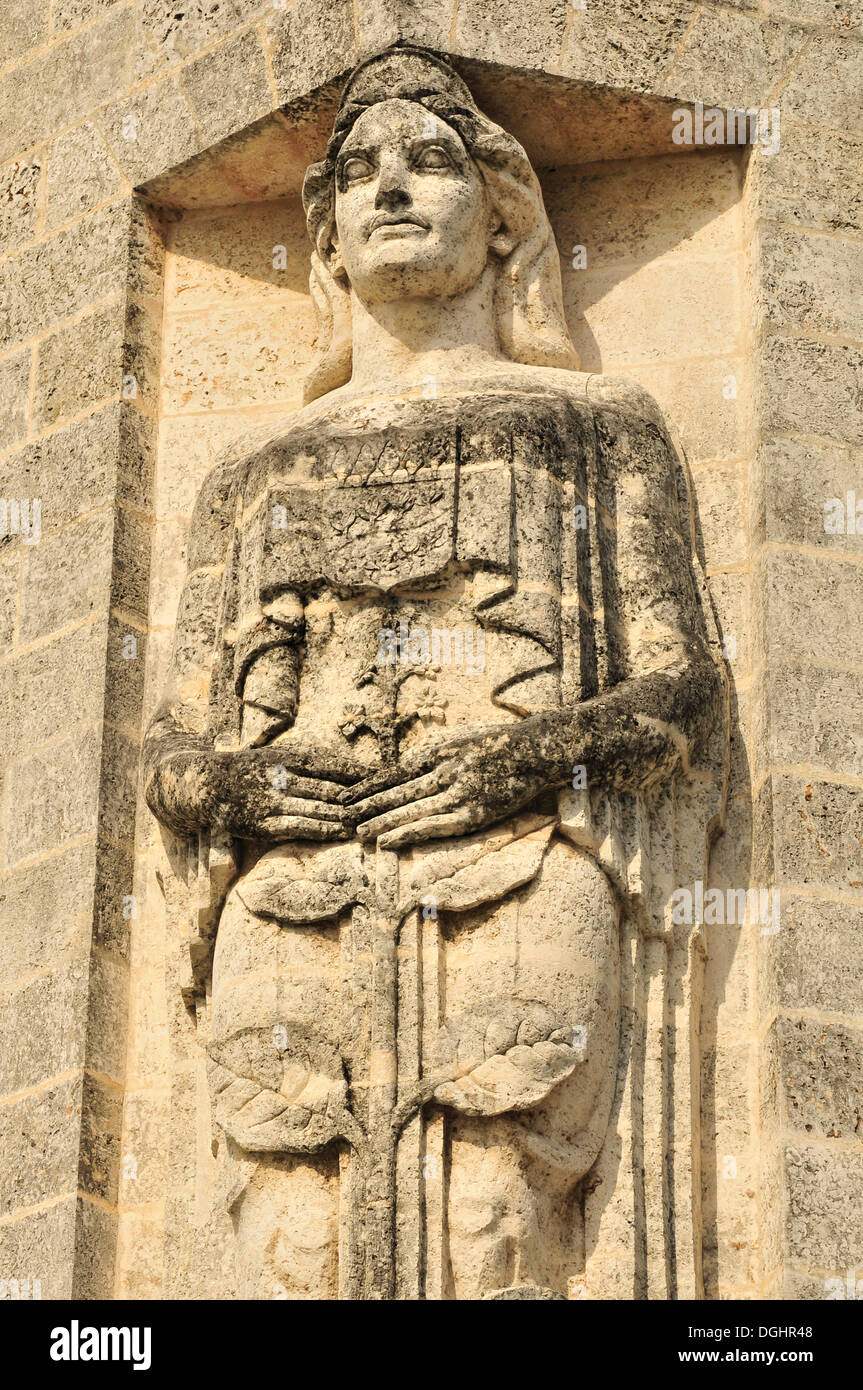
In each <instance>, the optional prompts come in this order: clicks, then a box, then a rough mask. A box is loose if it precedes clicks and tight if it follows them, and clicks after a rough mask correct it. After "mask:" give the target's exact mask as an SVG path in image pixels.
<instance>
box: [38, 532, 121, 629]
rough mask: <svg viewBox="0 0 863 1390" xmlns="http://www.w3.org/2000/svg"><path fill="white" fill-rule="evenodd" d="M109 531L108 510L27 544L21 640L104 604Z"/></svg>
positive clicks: (108, 577) (87, 614) (88, 614)
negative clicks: (36, 541) (32, 544)
mask: <svg viewBox="0 0 863 1390" xmlns="http://www.w3.org/2000/svg"><path fill="white" fill-rule="evenodd" d="M113 531H114V521H113V518H112V517H111V515H110V513H109V512H107V511H102V512H96V513H94V514H93V515H92V516H90V517H88V518H86V519H85V520H83V521H79V522H76V523H74V524H73V525H71V526H70V527H68V528H67V529H65V530H63V531H60V532H56V533H55V534H53V535H48V536H46V535H43V537H42V539H41V541H40V542H39V544H38V545H34V546H29V547H28V548H27V554H26V559H25V561H24V565H25V569H24V576H23V579H22V586H23V587H22V591H21V592H22V603H21V641H22V642H32V641H34V640H35V639H36V638H37V637H44V636H46V635H47V634H48V633H49V632H55V631H56V630H57V629H58V628H62V627H66V625H67V624H68V623H73V622H80V621H81V620H82V619H85V618H89V617H91V616H92V615H93V614H95V613H98V612H100V611H103V610H104V609H105V608H106V607H107V603H108V593H109V584H110V580H111V569H112V564H111V542H112V536H113ZM58 576H62V577H61V578H58Z"/></svg>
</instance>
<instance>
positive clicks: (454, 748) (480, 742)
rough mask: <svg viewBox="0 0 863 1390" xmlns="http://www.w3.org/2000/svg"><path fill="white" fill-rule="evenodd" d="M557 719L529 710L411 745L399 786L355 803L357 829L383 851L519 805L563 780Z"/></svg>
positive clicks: (459, 831) (484, 821)
mask: <svg viewBox="0 0 863 1390" xmlns="http://www.w3.org/2000/svg"><path fill="white" fill-rule="evenodd" d="M555 713H556V712H555ZM559 722H560V721H559V720H557V721H556V723H555V716H547V715H534V716H531V717H529V718H527V719H523V720H520V721H519V722H518V723H513V724H503V725H497V726H495V727H494V728H491V729H482V730H473V731H471V732H470V733H469V734H463V735H457V736H455V737H454V738H452V739H448V740H446V741H445V742H444V743H440V744H437V745H435V747H434V748H432V749H428V750H426V749H419V750H417V752H416V753H415V754H413V755H411V756H409V757H408V758H406V759H405V760H404V763H403V765H402V771H403V779H402V780H401V781H400V782H399V783H398V785H396V786H393V787H389V788H387V789H386V790H385V791H381V792H377V793H376V794H374V795H371V796H365V797H363V798H362V799H361V800H358V801H356V802H355V803H353V808H352V809H353V810H354V811H355V812H356V815H357V822H358V823H357V834H358V835H359V837H360V839H361V840H377V842H378V845H379V846H380V848H381V849H401V848H402V847H404V846H406V845H411V844H416V843H418V842H420V841H422V840H434V839H442V838H444V837H447V836H451V835H463V834H465V833H467V832H470V831H472V830H480V829H482V828H483V827H484V826H486V825H492V824H493V823H494V822H495V821H498V820H501V819H503V818H504V817H505V816H507V815H510V814H513V813H515V812H516V811H520V810H521V809H522V808H523V807H525V806H526V805H528V803H529V802H531V801H533V800H534V798H535V797H536V796H538V795H539V794H540V793H541V792H543V791H545V790H547V789H548V788H550V787H554V786H560V785H562V784H563V782H564V781H565V780H566V773H565V771H563V770H562V769H563V768H564V766H565V759H564V760H561V759H560V757H559V756H558V751H557V744H558V743H559V742H560V740H559V738H557V737H556V736H555V735H556V734H557V732H558V725H559ZM549 733H551V734H552V737H549Z"/></svg>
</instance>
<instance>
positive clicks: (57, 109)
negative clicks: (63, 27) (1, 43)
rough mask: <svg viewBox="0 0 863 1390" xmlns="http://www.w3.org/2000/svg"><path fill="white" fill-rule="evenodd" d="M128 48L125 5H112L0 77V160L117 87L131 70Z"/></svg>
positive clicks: (130, 21)
mask: <svg viewBox="0 0 863 1390" xmlns="http://www.w3.org/2000/svg"><path fill="white" fill-rule="evenodd" d="M28 8H29V6H28ZM133 50H134V16H133V14H132V12H131V10H130V9H129V8H127V7H126V6H123V7H118V8H117V9H116V10H114V11H109V12H108V14H107V15H106V16H105V18H104V20H103V21H102V22H101V23H97V24H94V25H93V26H92V27H91V28H88V29H85V30H80V31H78V32H77V33H73V34H71V35H70V36H69V38H67V39H66V40H65V41H64V42H63V43H60V44H56V45H54V46H52V47H50V48H43V49H40V50H38V51H37V54H36V56H35V57H33V58H32V59H31V60H30V61H29V62H26V63H23V64H22V65H21V66H19V67H15V68H12V69H11V71H9V72H7V73H6V74H5V75H4V76H3V77H0V111H2V113H3V129H2V135H0V160H4V161H5V160H6V159H9V158H11V157H12V156H13V155H15V154H17V153H18V152H19V151H21V150H28V149H31V148H32V147H33V146H34V145H36V144H39V143H40V142H41V141H42V140H44V139H46V137H47V136H48V135H51V134H53V132H54V131H56V130H61V129H63V127H64V126H67V125H74V124H75V123H76V122H77V121H78V120H80V118H81V117H82V116H85V115H87V113H88V112H90V111H92V110H93V108H94V107H96V106H98V105H99V104H100V103H101V102H103V101H109V100H110V99H111V97H112V96H113V94H114V93H115V92H116V91H117V90H120V91H122V90H123V89H124V88H125V86H126V84H127V83H128V81H129V78H130V75H131V55H132V52H133Z"/></svg>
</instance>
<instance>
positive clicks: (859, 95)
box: [782, 34, 863, 134]
mask: <svg viewBox="0 0 863 1390" xmlns="http://www.w3.org/2000/svg"><path fill="white" fill-rule="evenodd" d="M782 106H783V110H784V111H785V112H787V113H788V115H789V116H791V117H792V118H793V119H795V120H800V121H811V122H812V123H813V124H814V125H822V126H825V125H828V126H834V127H835V128H836V130H841V131H842V132H843V134H847V133H848V132H850V131H856V132H858V133H861V132H863V48H861V45H860V41H859V38H856V37H854V38H852V37H847V36H845V35H841V36H839V37H836V36H834V35H832V34H831V35H826V34H819V35H817V36H816V37H815V38H813V39H812V41H811V43H809V45H808V46H807V49H806V52H805V54H803V56H802V57H801V59H800V61H799V62H798V64H797V66H796V70H795V72H794V74H793V76H792V77H791V79H790V81H789V82H788V84H787V86H786V87H785V88H784V90H783V92H782Z"/></svg>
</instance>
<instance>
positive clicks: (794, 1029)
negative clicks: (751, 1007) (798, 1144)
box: [776, 1018, 863, 1143]
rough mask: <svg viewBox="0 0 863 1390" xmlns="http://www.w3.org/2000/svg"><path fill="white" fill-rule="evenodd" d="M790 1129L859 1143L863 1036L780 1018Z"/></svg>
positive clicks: (832, 1025) (843, 1028) (783, 1083)
mask: <svg viewBox="0 0 863 1390" xmlns="http://www.w3.org/2000/svg"><path fill="white" fill-rule="evenodd" d="M776 1034H777V1043H778V1047H779V1051H780V1054H781V1061H782V1079H781V1088H782V1092H783V1099H784V1114H785V1124H786V1127H787V1128H788V1129H790V1130H798V1131H800V1132H801V1133H805V1134H810V1135H813V1136H815V1137H818V1138H822V1139H845V1140H848V1141H850V1142H852V1143H853V1142H855V1141H859V1140H860V1137H861V1127H863V1117H861V1113H860V1098H861V1096H863V1031H861V1030H860V1029H859V1028H851V1027H848V1026H846V1025H844V1024H841V1023H821V1022H819V1021H818V1020H816V1019H812V1018H779V1019H777V1022H776Z"/></svg>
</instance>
